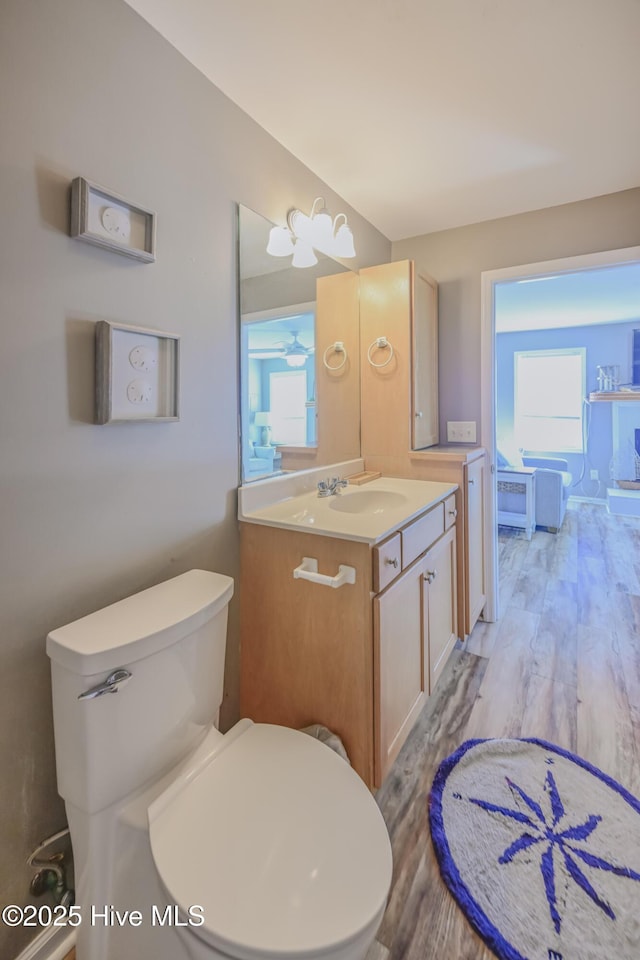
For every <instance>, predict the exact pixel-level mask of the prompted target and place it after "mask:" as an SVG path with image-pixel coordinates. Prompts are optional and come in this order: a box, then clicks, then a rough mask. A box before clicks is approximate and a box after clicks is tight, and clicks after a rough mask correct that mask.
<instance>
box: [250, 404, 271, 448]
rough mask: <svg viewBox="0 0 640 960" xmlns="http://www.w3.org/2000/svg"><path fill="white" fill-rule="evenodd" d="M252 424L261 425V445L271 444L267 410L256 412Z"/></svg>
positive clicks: (269, 418)
mask: <svg viewBox="0 0 640 960" xmlns="http://www.w3.org/2000/svg"><path fill="white" fill-rule="evenodd" d="M253 422H254V424H255V425H256V427H262V446H263V447H270V446H271V414H270V413H269V411H268V410H262V411H260V412H258V413H256V416H255V419H254V421H253Z"/></svg>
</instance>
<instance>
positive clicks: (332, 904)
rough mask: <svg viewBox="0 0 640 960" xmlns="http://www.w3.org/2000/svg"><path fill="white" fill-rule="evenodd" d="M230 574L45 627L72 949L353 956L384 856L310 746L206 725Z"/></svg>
mask: <svg viewBox="0 0 640 960" xmlns="http://www.w3.org/2000/svg"><path fill="white" fill-rule="evenodd" d="M232 590H233V582H232V581H231V580H230V579H229V578H228V577H222V576H221V575H219V574H214V573H209V572H207V571H200V570H192V571H190V572H189V573H186V574H183V575H182V576H180V577H176V578H174V579H173V580H170V581H167V582H166V583H163V584H159V585H158V586H156V587H152V588H150V589H149V590H146V591H143V592H142V593H140V594H136V595H135V596H133V597H129V598H127V599H126V600H123V601H120V602H119V603H116V604H113V605H112V606H111V607H107V608H106V609H105V610H101V611H98V612H97V613H94V614H91V615H90V616H88V617H84V618H83V619H82V620H78V621H75V622H74V623H73V624H69V625H68V626H66V627H62V628H60V629H58V630H54V631H52V633H50V634H49V637H48V638H47V652H48V654H49V657H50V658H51V666H52V682H53V704H54V728H55V742H56V765H57V774H58V787H59V791H60V794H61V796H62V797H63V798H64V800H65V805H66V809H67V815H68V818H69V827H70V831H71V840H72V845H73V850H74V861H75V875H76V894H77V903H78V905H79V908H80V914H81V918H82V922H81V923H80V925H79V926H78V927H77V960H128V958H131V960H134V958H135V960H214V958H227V960H231V958H233V960H276V958H277V960H285V958H286V960H315V958H318V960H321V958H322V960H362V958H364V956H365V955H366V953H367V950H368V948H369V946H370V945H371V943H372V942H373V939H374V937H375V934H376V931H377V928H378V926H379V924H380V921H381V919H382V915H383V913H384V908H385V904H386V899H387V895H388V891H389V886H390V882H391V849H390V844H389V838H388V834H387V830H386V827H385V824H384V821H383V819H382V816H381V814H380V811H379V810H378V807H377V805H376V803H375V801H374V799H373V797H372V796H371V794H370V793H369V791H368V789H367V788H366V786H365V784H364V783H363V782H362V780H360V778H359V777H358V776H357V774H355V773H354V771H353V770H352V769H351V768H350V767H349V765H348V764H346V763H345V762H344V761H343V760H342V759H341V758H340V757H339V756H338V755H337V754H335V753H334V752H333V751H331V750H330V749H329V748H327V747H326V746H325V745H324V744H322V743H320V742H319V741H317V740H315V739H313V738H312V737H309V736H307V735H306V734H304V733H300V732H299V731H296V730H290V729H288V728H285V727H278V726H273V725H270V724H260V723H256V724H254V723H252V722H251V721H250V720H241V721H240V722H239V723H238V724H236V726H235V727H233V728H232V729H231V730H230V731H229V732H228V733H226V734H224V735H223V734H221V733H220V732H219V731H218V730H217V728H216V723H217V715H218V710H219V706H220V702H221V699H222V678H223V669H224V647H225V639H226V620H227V607H228V603H229V599H230V597H231V593H232Z"/></svg>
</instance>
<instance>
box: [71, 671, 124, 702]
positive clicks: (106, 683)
mask: <svg viewBox="0 0 640 960" xmlns="http://www.w3.org/2000/svg"><path fill="white" fill-rule="evenodd" d="M130 678H131V674H130V673H129V671H128V670H125V669H124V668H123V667H121V668H120V669H119V670H114V671H113V673H110V674H109V676H108V677H107V679H106V680H103V682H102V683H98V684H97V685H96V686H95V687H90V688H89V689H88V690H85V692H84V693H81V694H80V695H79V696H78V700H94V699H95V698H96V697H101V696H102V695H103V694H105V693H117V692H118V690H119V689H120V687H121V686H122V685H123V684H125V683H127V681H128V680H130Z"/></svg>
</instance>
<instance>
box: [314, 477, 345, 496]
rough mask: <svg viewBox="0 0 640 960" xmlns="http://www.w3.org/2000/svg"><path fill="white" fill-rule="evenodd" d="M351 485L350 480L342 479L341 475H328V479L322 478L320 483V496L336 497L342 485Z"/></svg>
mask: <svg viewBox="0 0 640 960" xmlns="http://www.w3.org/2000/svg"><path fill="white" fill-rule="evenodd" d="M347 486H349V481H348V480H341V479H340V477H327V479H326V480H320V482H319V483H318V496H319V497H335V496H336V495H337V494H338V493H339V492H340V488H341V487H347Z"/></svg>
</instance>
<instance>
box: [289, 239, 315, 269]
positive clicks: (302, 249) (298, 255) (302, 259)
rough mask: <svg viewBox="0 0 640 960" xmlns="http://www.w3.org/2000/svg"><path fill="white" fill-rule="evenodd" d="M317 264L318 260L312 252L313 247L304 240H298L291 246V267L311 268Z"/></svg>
mask: <svg viewBox="0 0 640 960" xmlns="http://www.w3.org/2000/svg"><path fill="white" fill-rule="evenodd" d="M317 262H318V258H317V257H316V255H315V253H314V252H313V247H312V246H311V244H310V243H308V242H307V241H306V240H301V239H300V238H298V239H297V240H296V242H295V243H294V245H293V260H292V261H291V266H292V267H313V266H314V264H316V263H317Z"/></svg>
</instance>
